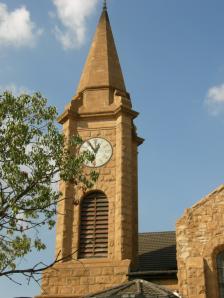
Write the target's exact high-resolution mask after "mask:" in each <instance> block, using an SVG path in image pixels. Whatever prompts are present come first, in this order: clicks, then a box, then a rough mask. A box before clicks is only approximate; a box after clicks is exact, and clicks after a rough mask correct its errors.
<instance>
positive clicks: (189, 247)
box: [176, 185, 224, 298]
mask: <svg viewBox="0 0 224 298" xmlns="http://www.w3.org/2000/svg"><path fill="white" fill-rule="evenodd" d="M176 237H177V262H178V281H179V289H180V292H181V293H182V295H183V298H219V290H218V276H217V269H216V256H217V253H218V252H220V251H221V250H224V186H223V185H222V186H220V187H219V188H218V189H216V190H215V191H214V192H212V193H211V194H209V195H208V196H206V197H205V198H204V199H202V200H201V201H199V202H198V203H197V204H195V205H194V206H193V207H192V208H190V209H187V210H186V211H185V213H184V215H183V217H182V218H181V219H179V220H178V221H177V224H176Z"/></svg>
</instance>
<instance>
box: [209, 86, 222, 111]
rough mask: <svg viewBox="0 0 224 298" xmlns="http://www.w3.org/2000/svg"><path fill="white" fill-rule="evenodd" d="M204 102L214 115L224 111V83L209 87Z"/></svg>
mask: <svg viewBox="0 0 224 298" xmlns="http://www.w3.org/2000/svg"><path fill="white" fill-rule="evenodd" d="M205 103H206V105H207V107H208V110H209V112H210V113H211V114H212V115H214V116H216V115H218V114H220V113H222V112H224V84H221V85H218V86H213V87H211V88H210V89H209V90H208V93H207V97H206V100H205Z"/></svg>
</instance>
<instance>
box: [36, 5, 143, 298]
mask: <svg viewBox="0 0 224 298" xmlns="http://www.w3.org/2000/svg"><path fill="white" fill-rule="evenodd" d="M137 116H138V113H137V112H135V111H134V110H133V109H132V104H131V99H130V96H129V94H128V92H127V90H126V87H125V83H124V78H123V74H122V70H121V66H120V62H119V58H118V54H117V50H116V46H115V42H114V38H113V34H112V30H111V26H110V21H109V17H108V13H107V9H106V6H104V8H103V12H102V15H101V17H100V20H99V23H98V26H97V30H96V33H95V36H94V38H93V41H92V44H91V47H90V51H89V55H88V57H87V60H86V64H85V66H84V69H83V72H82V75H81V79H80V82H79V84H78V88H77V92H76V95H75V96H74V97H73V99H72V101H71V102H70V103H69V104H68V105H67V106H66V108H65V111H64V113H63V114H62V115H61V116H60V117H59V123H61V124H62V125H63V131H64V134H65V135H66V136H67V137H68V138H69V136H71V135H74V134H79V135H80V136H81V137H82V139H83V142H84V143H83V145H82V148H84V149H86V148H90V150H93V151H95V152H96V159H95V162H94V166H96V167H97V171H98V172H99V179H98V181H97V183H96V184H95V185H94V187H93V189H91V190H90V191H89V192H87V193H86V194H85V195H83V194H82V193H81V192H80V193H79V192H78V193H77V192H75V189H74V185H72V184H68V183H65V182H61V183H60V190H61V192H62V193H63V196H64V198H65V200H63V201H61V202H60V203H59V206H58V211H59V215H58V219H57V231H56V254H57V253H58V252H60V253H61V256H62V257H65V258H66V256H69V255H71V254H73V253H74V252H76V253H75V254H74V255H73V256H72V259H71V258H70V259H69V258H68V259H65V261H64V262H61V263H59V264H57V265H55V266H54V268H53V269H50V270H47V271H46V272H45V273H44V275H43V281H42V295H43V296H41V297H55V298H56V297H63V298H64V297H79V296H82V295H87V294H90V293H94V292H96V291H99V290H103V289H106V288H109V287H112V286H114V285H118V284H121V283H123V282H125V281H127V280H128V276H127V275H128V273H129V272H130V270H131V269H132V268H134V266H135V264H136V257H137V253H138V252H137V251H138V188H137V147H138V145H140V144H141V143H142V142H143V140H142V139H141V138H139V137H138V136H137V133H136V129H135V125H134V124H133V120H134V118H136V117H137ZM86 166H87V169H88V168H89V167H92V166H93V164H90V163H89V164H87V165H86ZM74 202H75V203H74Z"/></svg>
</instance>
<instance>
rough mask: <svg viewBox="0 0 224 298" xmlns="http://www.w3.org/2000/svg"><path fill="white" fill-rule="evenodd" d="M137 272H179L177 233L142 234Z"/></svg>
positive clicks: (140, 235) (140, 236)
mask: <svg viewBox="0 0 224 298" xmlns="http://www.w3.org/2000/svg"><path fill="white" fill-rule="evenodd" d="M138 241H139V242H138V243H139V254H138V270H137V271H155V272H156V271H172V270H174V271H175V270H177V261H176V233H175V232H174V231H169V232H149V233H140V234H139V238H138Z"/></svg>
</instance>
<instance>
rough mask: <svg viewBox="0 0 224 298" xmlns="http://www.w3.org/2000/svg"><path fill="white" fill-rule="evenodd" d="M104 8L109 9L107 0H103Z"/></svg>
mask: <svg viewBox="0 0 224 298" xmlns="http://www.w3.org/2000/svg"><path fill="white" fill-rule="evenodd" d="M103 10H107V0H103Z"/></svg>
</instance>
